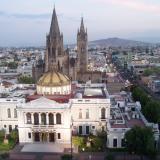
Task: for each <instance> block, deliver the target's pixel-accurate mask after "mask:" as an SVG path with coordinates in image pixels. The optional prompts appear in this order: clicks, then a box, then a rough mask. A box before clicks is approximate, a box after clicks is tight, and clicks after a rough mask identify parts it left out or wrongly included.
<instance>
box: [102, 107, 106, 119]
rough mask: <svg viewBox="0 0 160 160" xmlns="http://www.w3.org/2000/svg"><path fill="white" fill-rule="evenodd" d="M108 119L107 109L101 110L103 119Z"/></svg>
mask: <svg viewBox="0 0 160 160" xmlns="http://www.w3.org/2000/svg"><path fill="white" fill-rule="evenodd" d="M105 118H106V109H105V108H102V109H101V119H105Z"/></svg>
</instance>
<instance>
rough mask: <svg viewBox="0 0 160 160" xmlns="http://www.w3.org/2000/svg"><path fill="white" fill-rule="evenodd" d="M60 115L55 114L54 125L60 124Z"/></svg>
mask: <svg viewBox="0 0 160 160" xmlns="http://www.w3.org/2000/svg"><path fill="white" fill-rule="evenodd" d="M61 123H62V122H61V114H60V113H57V114H56V124H61Z"/></svg>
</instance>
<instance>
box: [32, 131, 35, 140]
mask: <svg viewBox="0 0 160 160" xmlns="http://www.w3.org/2000/svg"><path fill="white" fill-rule="evenodd" d="M34 135H35V134H34V132H32V142H34Z"/></svg>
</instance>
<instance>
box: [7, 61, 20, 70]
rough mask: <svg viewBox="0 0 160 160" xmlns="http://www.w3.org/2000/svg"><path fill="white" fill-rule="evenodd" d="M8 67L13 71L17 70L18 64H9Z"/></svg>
mask: <svg viewBox="0 0 160 160" xmlns="http://www.w3.org/2000/svg"><path fill="white" fill-rule="evenodd" d="M8 67H9V68H11V69H17V67H18V63H16V62H9V63H8Z"/></svg>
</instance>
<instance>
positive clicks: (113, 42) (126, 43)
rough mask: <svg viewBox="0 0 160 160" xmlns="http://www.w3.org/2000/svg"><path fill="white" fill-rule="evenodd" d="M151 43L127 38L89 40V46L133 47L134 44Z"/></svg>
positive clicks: (145, 44) (146, 44) (144, 44)
mask: <svg viewBox="0 0 160 160" xmlns="http://www.w3.org/2000/svg"><path fill="white" fill-rule="evenodd" d="M151 45H153V44H152V43H147V42H141V41H134V40H127V39H121V38H108V39H100V40H95V41H90V42H89V47H95V46H100V47H106V46H111V47H119V46H121V47H134V46H151Z"/></svg>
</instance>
